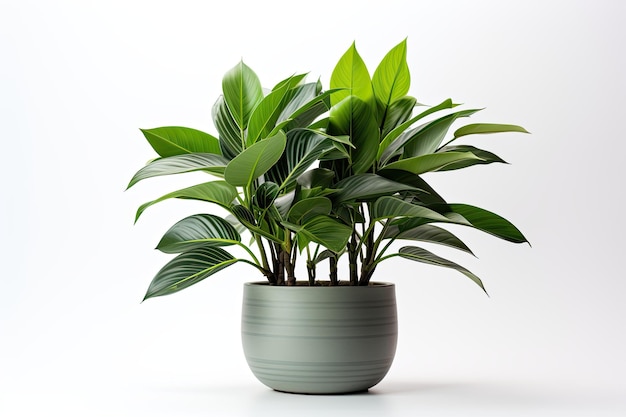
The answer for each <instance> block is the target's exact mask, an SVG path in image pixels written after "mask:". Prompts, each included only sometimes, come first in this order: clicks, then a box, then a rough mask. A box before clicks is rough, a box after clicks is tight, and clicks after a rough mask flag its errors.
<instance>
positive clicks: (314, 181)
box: [298, 168, 335, 188]
mask: <svg viewBox="0 0 626 417" xmlns="http://www.w3.org/2000/svg"><path fill="white" fill-rule="evenodd" d="M333 178H335V173H334V172H333V171H331V170H330V169H326V168H313V169H311V170H309V171H306V172H305V173H304V174H302V175H300V176H299V177H298V184H300V185H301V186H303V187H307V188H315V187H323V188H327V187H330V185H331V184H332V182H333Z"/></svg>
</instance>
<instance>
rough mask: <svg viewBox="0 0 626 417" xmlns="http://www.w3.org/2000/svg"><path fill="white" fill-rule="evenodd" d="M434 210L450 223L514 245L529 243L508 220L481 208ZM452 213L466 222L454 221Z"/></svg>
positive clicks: (439, 207)
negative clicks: (463, 225) (487, 234)
mask: <svg viewBox="0 0 626 417" xmlns="http://www.w3.org/2000/svg"><path fill="white" fill-rule="evenodd" d="M429 207H430V208H432V209H433V210H435V211H437V212H439V213H443V214H445V215H446V217H448V219H449V222H454V223H458V224H465V225H467V222H469V225H471V226H472V227H474V228H475V229H478V230H481V231H483V232H486V233H489V234H491V235H494V236H496V237H499V238H500V239H504V240H506V241H509V242H513V243H528V240H526V238H525V237H524V235H523V234H522V232H520V231H519V229H518V228H517V227H515V226H514V225H513V223H511V222H510V221H508V220H507V219H505V218H503V217H501V216H499V215H497V214H495V213H492V212H490V211H488V210H485V209H482V208H480V207H475V206H471V205H469V204H433V205H429ZM450 213H453V214H457V215H460V216H462V219H464V220H466V222H463V221H462V220H461V221H452V220H451V219H452V217H451V216H449V214H450Z"/></svg>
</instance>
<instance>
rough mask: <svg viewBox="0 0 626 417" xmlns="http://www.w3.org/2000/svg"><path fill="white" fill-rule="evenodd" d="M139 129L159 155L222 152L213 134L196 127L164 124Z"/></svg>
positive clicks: (218, 153)
mask: <svg viewBox="0 0 626 417" xmlns="http://www.w3.org/2000/svg"><path fill="white" fill-rule="evenodd" d="M140 130H141V132H142V133H143V135H144V136H145V137H146V139H147V140H148V142H149V143H150V146H152V148H153V149H154V150H155V151H156V153H158V154H159V155H160V156H161V157H167V156H174V155H182V154H187V153H193V152H203V153H213V154H217V155H221V154H222V152H221V151H220V145H219V142H218V140H217V139H216V138H215V137H214V136H211V135H209V134H208V133H204V132H201V131H199V130H196V129H191V128H189V127H180V126H165V127H157V128H154V129H140Z"/></svg>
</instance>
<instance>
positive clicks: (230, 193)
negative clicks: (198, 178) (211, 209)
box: [135, 181, 237, 222]
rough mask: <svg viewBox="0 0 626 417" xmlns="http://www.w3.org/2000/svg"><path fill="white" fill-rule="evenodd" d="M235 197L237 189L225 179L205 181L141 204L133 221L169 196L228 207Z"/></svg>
mask: <svg viewBox="0 0 626 417" xmlns="http://www.w3.org/2000/svg"><path fill="white" fill-rule="evenodd" d="M236 197H237V189H236V188H235V187H233V186H232V185H230V184H228V183H227V182H225V181H212V182H205V183H203V184H198V185H194V186H191V187H188V188H183V189H182V190H177V191H173V192H171V193H169V194H165V195H164V196H162V197H159V198H157V199H156V200H152V201H149V202H147V203H144V204H142V205H141V206H140V207H139V209H137V214H136V216H135V222H136V221H137V220H138V219H139V216H141V214H142V213H143V212H144V211H145V210H146V209H147V208H148V207H150V206H152V205H154V204H156V203H159V202H161V201H164V200H167V199H170V198H182V199H189V200H201V201H208V202H211V203H215V204H217V205H219V206H222V207H224V208H227V209H228V208H229V207H230V205H231V204H232V202H233V200H234V199H235V198H236Z"/></svg>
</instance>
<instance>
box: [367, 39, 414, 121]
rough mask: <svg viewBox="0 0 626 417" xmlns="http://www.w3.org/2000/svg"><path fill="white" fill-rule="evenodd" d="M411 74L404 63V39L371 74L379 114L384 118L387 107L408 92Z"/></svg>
mask: <svg viewBox="0 0 626 417" xmlns="http://www.w3.org/2000/svg"><path fill="white" fill-rule="evenodd" d="M410 85H411V74H410V73H409V66H408V65H407V63H406V39H405V40H403V41H402V42H400V43H399V44H398V45H396V46H395V47H394V48H392V49H391V50H390V51H389V52H388V53H387V55H385V57H384V58H383V60H382V61H381V62H380V64H379V65H378V67H377V68H376V71H374V75H373V76H372V86H373V88H374V94H375V95H376V101H377V103H378V108H379V112H380V114H382V115H384V116H383V117H382V120H386V115H387V109H388V108H389V106H390V105H391V104H392V103H393V102H394V101H396V100H398V99H400V98H401V97H404V96H405V95H406V94H407V93H408V92H409V87H410Z"/></svg>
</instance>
